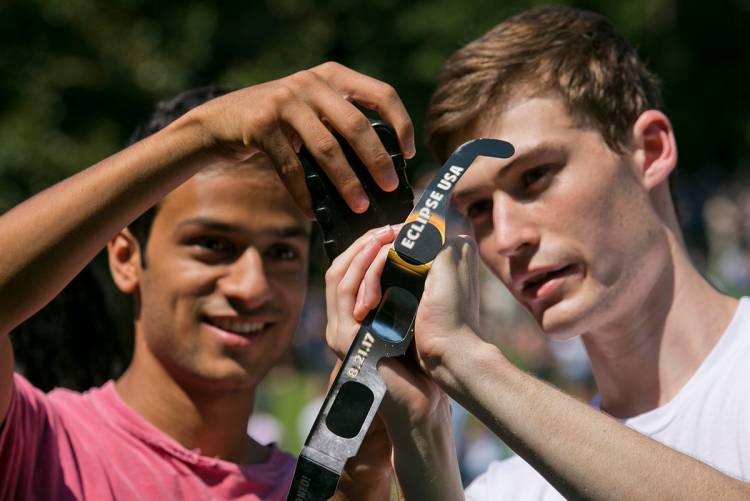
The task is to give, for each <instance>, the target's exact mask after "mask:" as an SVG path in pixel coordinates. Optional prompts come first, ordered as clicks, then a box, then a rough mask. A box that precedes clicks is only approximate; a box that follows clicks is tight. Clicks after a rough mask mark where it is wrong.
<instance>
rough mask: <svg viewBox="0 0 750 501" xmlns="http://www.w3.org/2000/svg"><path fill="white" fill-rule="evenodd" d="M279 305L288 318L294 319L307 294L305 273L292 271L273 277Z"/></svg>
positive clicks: (300, 309)
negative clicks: (286, 274) (287, 274)
mask: <svg viewBox="0 0 750 501" xmlns="http://www.w3.org/2000/svg"><path fill="white" fill-rule="evenodd" d="M273 283H274V289H275V290H276V297H277V298H278V300H279V302H280V307H281V308H282V309H283V310H284V313H286V314H287V315H288V316H289V318H290V319H296V318H297V316H298V315H299V314H300V312H301V311H302V305H303V304H304V303H305V296H306V295H307V273H294V274H290V275H289V276H283V277H277V278H275V279H273Z"/></svg>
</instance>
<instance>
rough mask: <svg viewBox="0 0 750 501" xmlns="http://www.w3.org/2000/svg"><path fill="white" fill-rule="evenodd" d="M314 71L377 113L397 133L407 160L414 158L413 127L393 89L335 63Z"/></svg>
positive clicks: (329, 63) (316, 68) (322, 65)
mask: <svg viewBox="0 0 750 501" xmlns="http://www.w3.org/2000/svg"><path fill="white" fill-rule="evenodd" d="M312 71H314V72H317V73H318V74H320V75H321V76H324V78H326V80H328V81H329V82H330V83H331V84H332V85H333V86H334V87H335V88H336V89H338V90H339V91H340V92H342V93H344V94H346V95H348V96H349V97H350V98H351V99H352V100H354V101H356V102H357V103H359V104H361V105H362V106H364V107H366V108H369V109H371V110H375V111H377V112H378V114H379V115H380V116H381V117H382V118H383V120H385V121H386V122H388V123H389V124H391V125H392V126H393V128H394V129H395V130H396V134H397V135H398V139H399V145H400V146H401V151H402V152H403V154H404V157H406V158H412V157H413V156H414V154H415V153H416V148H415V147H414V124H413V123H412V121H411V118H410V117H409V113H408V112H407V111H406V107H405V106H404V103H403V102H402V101H401V98H400V97H399V96H398V93H397V92H396V90H395V89H394V88H393V87H392V86H390V85H388V84H387V83H385V82H381V81H380V80H378V79H376V78H372V77H370V76H367V75H365V74H363V73H359V72H357V71H354V70H352V69H349V68H346V67H345V66H342V65H340V64H338V63H334V62H328V63H323V64H321V65H320V66H317V67H315V68H313V70H312Z"/></svg>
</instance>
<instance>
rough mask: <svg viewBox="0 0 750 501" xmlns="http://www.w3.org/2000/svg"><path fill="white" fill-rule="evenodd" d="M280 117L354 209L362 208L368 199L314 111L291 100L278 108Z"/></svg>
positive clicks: (360, 211)
mask: <svg viewBox="0 0 750 501" xmlns="http://www.w3.org/2000/svg"><path fill="white" fill-rule="evenodd" d="M321 87H324V88H325V86H321ZM329 91H330V89H329ZM347 104H348V103H347ZM281 119H282V120H283V121H284V122H285V123H287V124H289V126H290V127H291V128H292V129H293V130H294V131H295V132H296V133H297V134H298V135H299V137H300V139H301V140H302V142H303V143H304V144H305V146H307V149H308V151H309V152H310V154H311V155H312V156H313V157H314V158H315V160H316V161H317V162H318V164H319V165H320V166H321V167H322V168H323V170H324V171H325V172H326V174H327V175H328V177H329V178H330V179H331V182H333V184H334V185H336V188H337V189H338V190H339V193H341V196H342V198H343V199H344V201H345V202H346V204H347V205H348V206H349V207H350V208H351V209H352V210H353V211H354V212H357V213H362V212H364V211H366V210H367V207H368V206H369V204H370V201H369V200H368V199H367V195H366V194H365V191H364V189H363V188H362V184H361V183H360V182H359V179H358V178H357V176H356V175H355V174H354V171H353V170H352V168H351V166H350V165H349V162H347V160H346V156H345V155H344V152H343V151H342V150H341V145H339V142H338V141H337V140H336V138H335V137H334V136H333V133H331V131H330V130H328V127H326V126H325V125H324V124H323V122H322V121H321V119H320V117H319V116H318V114H317V112H316V111H314V110H313V109H312V108H310V107H309V106H307V105H303V104H301V103H300V102H299V101H295V102H293V103H289V104H288V105H287V106H285V107H284V108H283V109H282V111H281ZM290 148H291V145H290ZM303 177H304V176H303Z"/></svg>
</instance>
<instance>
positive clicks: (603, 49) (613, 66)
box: [426, 6, 661, 162]
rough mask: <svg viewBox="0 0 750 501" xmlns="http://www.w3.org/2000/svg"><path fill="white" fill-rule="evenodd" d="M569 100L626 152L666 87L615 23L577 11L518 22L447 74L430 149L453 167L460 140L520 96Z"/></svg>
mask: <svg viewBox="0 0 750 501" xmlns="http://www.w3.org/2000/svg"><path fill="white" fill-rule="evenodd" d="M517 90H520V91H521V92H523V93H525V94H527V95H528V96H529V97H531V96H540V95H556V96H559V97H561V98H562V99H563V101H564V102H565V103H566V105H567V107H568V110H569V111H570V113H571V115H572V116H573V118H574V119H575V120H576V121H577V123H579V124H580V125H582V126H587V127H592V128H594V129H596V130H598V131H599V132H600V133H601V135H602V137H603V139H604V141H605V142H606V143H607V145H608V146H609V147H610V148H611V149H612V150H614V151H617V152H619V153H622V152H624V151H625V150H626V149H627V146H628V144H629V142H630V137H631V128H632V126H633V124H634V123H635V121H636V119H637V118H638V116H639V115H640V114H641V113H643V112H644V111H646V110H648V109H659V108H661V92H660V90H659V83H658V81H657V79H656V78H655V77H654V75H652V74H651V73H650V72H649V71H648V70H647V69H646V67H645V65H644V64H643V62H641V60H640V59H639V58H638V55H637V54H636V52H635V50H634V49H633V48H632V47H631V46H630V44H629V43H628V42H627V41H626V40H625V39H624V38H623V37H622V36H621V35H620V34H619V33H617V32H616V31H615V29H614V27H613V26H612V23H610V22H609V20H607V19H606V18H605V17H603V16H600V15H598V14H595V13H593V12H587V11H582V10H579V9H574V8H571V7H562V6H555V7H540V8H534V9H531V10H527V11H525V12H523V13H521V14H518V15H516V16H513V17H511V18H509V19H507V20H505V21H503V22H502V23H500V24H499V25H497V26H496V27H494V28H493V29H491V30H490V31H489V32H487V33H486V34H484V35H483V36H482V37H480V38H478V39H477V40H475V41H473V42H471V43H469V44H468V45H466V46H465V47H463V48H462V49H460V50H459V51H457V52H456V53H455V54H453V56H451V57H450V59H448V61H447V62H446V63H445V65H444V66H443V69H442V72H441V74H440V76H439V78H438V86H437V90H436V91H435V93H434V94H433V96H432V100H431V101H430V106H429V108H428V112H427V124H426V135H427V142H428V144H429V145H430V148H431V149H432V152H433V154H434V155H435V157H436V158H437V159H438V160H439V161H440V162H443V161H445V159H446V157H447V156H448V154H449V153H450V150H451V149H452V148H453V147H455V146H457V145H456V144H453V142H455V141H456V139H457V138H456V135H457V134H458V133H460V132H461V131H464V130H466V129H467V128H470V127H472V126H474V125H476V124H477V122H478V121H479V120H482V118H483V116H485V114H487V113H488V112H490V110H497V109H498V107H499V106H501V105H502V103H503V99H507V98H509V97H510V96H511V94H513V92H514V91H517Z"/></svg>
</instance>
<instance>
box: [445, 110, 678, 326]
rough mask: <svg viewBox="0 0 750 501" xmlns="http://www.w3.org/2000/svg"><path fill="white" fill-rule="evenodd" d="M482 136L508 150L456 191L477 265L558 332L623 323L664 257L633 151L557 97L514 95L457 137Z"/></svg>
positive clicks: (479, 164) (484, 161)
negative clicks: (617, 145) (624, 150)
mask: <svg viewBox="0 0 750 501" xmlns="http://www.w3.org/2000/svg"><path fill="white" fill-rule="evenodd" d="M480 136H484V137H495V138H499V139H504V140H506V141H509V142H511V143H512V144H513V145H514V146H515V148H516V154H515V155H514V157H512V158H511V159H509V160H497V159H488V158H480V159H478V160H477V161H476V165H475V166H473V167H472V168H471V169H469V170H468V171H467V173H466V174H465V175H464V177H463V178H462V179H461V180H460V181H459V183H458V185H457V187H456V189H455V192H454V200H455V203H456V205H457V207H458V209H459V210H460V211H461V212H462V213H463V214H465V215H467V216H468V218H469V219H470V221H471V224H472V227H473V229H474V233H475V237H476V239H477V242H478V244H479V251H480V254H481V256H482V258H483V260H484V261H485V263H486V264H487V265H488V266H489V267H490V269H491V270H492V271H493V272H494V273H495V274H496V275H497V276H498V277H499V278H500V279H501V280H502V281H503V282H504V283H505V285H506V286H507V287H508V288H509V289H510V291H511V292H512V293H513V295H514V296H515V298H516V299H517V300H518V301H520V302H521V304H523V305H524V306H525V307H526V308H527V309H528V310H529V311H530V312H531V313H532V314H533V316H534V317H535V318H536V320H537V322H538V323H539V325H540V326H541V327H542V329H543V330H544V331H545V332H546V333H548V334H551V335H553V336H555V337H561V338H565V337H570V336H573V335H578V334H585V333H587V332H590V331H592V330H594V331H595V330H597V329H606V328H608V327H612V326H614V325H618V324H619V323H622V322H626V321H627V317H628V315H632V313H633V312H634V311H636V310H637V308H638V307H639V305H640V304H641V302H642V301H643V297H644V296H645V295H647V294H646V292H647V291H650V290H653V287H654V286H655V284H656V283H657V282H658V281H659V280H661V279H662V278H663V277H662V274H663V271H662V270H664V269H666V267H667V265H666V263H667V260H668V258H669V248H668V244H667V240H666V238H665V236H664V232H663V229H664V228H663V225H662V222H661V220H660V219H659V216H658V214H657V213H656V211H655V210H654V207H653V205H652V203H651V201H650V199H649V193H648V189H647V188H646V187H645V186H644V183H643V182H642V176H641V175H640V174H639V165H640V164H639V163H638V162H637V161H636V159H635V156H634V155H632V154H624V155H619V154H617V153H615V152H613V151H612V150H611V149H610V148H608V147H607V145H606V144H605V142H604V141H603V139H602V137H601V135H600V134H599V133H598V132H597V131H596V130H593V129H589V128H583V127H581V126H580V125H577V124H576V123H575V122H574V121H573V119H572V118H571V117H570V115H569V113H568V112H567V110H566V108H565V106H564V104H563V102H562V101H561V100H560V99H557V98H553V97H536V98H530V99H516V100H511V101H509V103H508V104H507V105H506V106H505V107H504V108H502V109H501V110H500V113H499V114H498V117H497V119H496V120H494V121H493V122H491V123H485V124H483V125H482V126H480V127H477V128H475V129H474V130H471V131H469V134H467V135H466V137H463V138H457V139H468V138H469V137H480Z"/></svg>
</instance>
